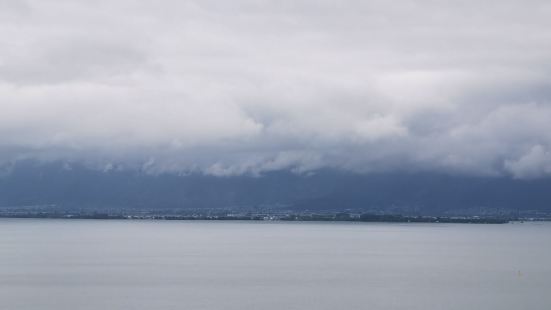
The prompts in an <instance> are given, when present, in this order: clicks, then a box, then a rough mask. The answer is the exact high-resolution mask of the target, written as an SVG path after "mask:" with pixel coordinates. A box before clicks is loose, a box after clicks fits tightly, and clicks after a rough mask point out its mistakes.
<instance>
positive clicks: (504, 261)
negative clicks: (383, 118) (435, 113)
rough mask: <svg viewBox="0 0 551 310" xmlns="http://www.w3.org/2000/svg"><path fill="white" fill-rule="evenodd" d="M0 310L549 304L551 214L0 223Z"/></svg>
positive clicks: (545, 307) (543, 308)
mask: <svg viewBox="0 0 551 310" xmlns="http://www.w3.org/2000/svg"><path fill="white" fill-rule="evenodd" d="M0 309H1V310H30V309H32V310H100V309H102V310H105V309H116V310H142V309H143V310H146V309H147V310H180V309H192V310H200V309H204V310H215V309H216V310H218V309H227V310H247V309H251V310H252V309H254V310H257V309H266V310H276V309H277V310H289V309H297V310H299V309H300V310H309V309H312V310H313V309H316V310H319V309H351V310H355V309H373V310H377V309H381V310H387V309H388V310H390V309H404V310H405V309H408V310H412V309H419V310H431V309H434V310H436V309H438V310H441V309H457V310H466V309H469V310H472V309H480V310H491V309H496V310H497V309H499V310H509V309H510V310H513V309H514V310H518V309H531V310H538V309H540V310H549V309H551V223H549V222H525V223H519V222H516V223H510V224H437V223H435V224H426V223H425V224H392V223H325V222H320V223H313V222H291V223H289V222H253V221H243V222H241V221H162V220H157V221H155V220H76V219H71V220H56V219H0Z"/></svg>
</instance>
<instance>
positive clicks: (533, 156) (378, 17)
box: [0, 0, 551, 178]
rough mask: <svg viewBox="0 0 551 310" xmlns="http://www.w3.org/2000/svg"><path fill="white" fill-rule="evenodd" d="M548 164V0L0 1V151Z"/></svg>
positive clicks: (169, 163) (476, 165) (135, 164)
mask: <svg viewBox="0 0 551 310" xmlns="http://www.w3.org/2000/svg"><path fill="white" fill-rule="evenodd" d="M22 159H33V160H39V161H58V160H61V161H66V162H69V163H75V162H79V163H85V164H87V165H90V166H93V167H97V168H99V169H113V168H117V167H119V168H120V167H122V168H132V169H143V170H145V171H149V172H187V171H202V172H206V173H209V174H215V175H233V174H243V173H246V174H258V173H262V172H264V171H271V170H279V169H292V170H294V171H297V172H308V171H314V170H316V169H320V168H338V169H346V170H351V171H357V172H367V173H368V172H371V171H403V170H408V171H411V170H423V171H445V172H450V173H461V174H465V173H466V174H474V175H501V176H508V177H515V178H537V177H544V176H547V175H551V2H550V1H548V0H543V1H530V0H528V1H527V0H509V1H508V0H501V1H479V0H476V1H468V0H467V1H419V0H412V1H370V0H366V1H329V0H316V1H304V0H293V1H260V0H259V1H252V0H251V1H249V0H233V1H213V0H201V1H199V0H197V1H184V0H178V1H159V0H156V1H148V0H143V1H124V0H106V1H102V0H88V1H78V0H54V1H43V0H36V1H15V0H0V164H2V165H9V164H12V163H14V162H16V161H18V160H22Z"/></svg>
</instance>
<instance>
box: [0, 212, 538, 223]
mask: <svg viewBox="0 0 551 310" xmlns="http://www.w3.org/2000/svg"><path fill="white" fill-rule="evenodd" d="M0 218H35V219H37V218H42V219H97V220H169V221H284V222H372V223H458V224H506V223H509V222H511V221H515V220H525V219H513V218H500V217H480V216H463V217H451V216H410V215H400V214H371V213H363V214H348V213H335V214H315V213H284V214H281V213H278V214H266V213H262V214H260V213H258V214H255V213H249V214H231V213H229V214H228V213H226V214H224V213H223V214H209V213H205V214H200V213H199V214H186V215H181V214H180V215H174V214H132V213H129V214H123V213H104V212H85V213H75V212H24V213H23V212H11V213H10V212H2V213H0ZM526 220H528V219H526ZM532 220H534V219H532ZM539 220H545V219H539Z"/></svg>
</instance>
